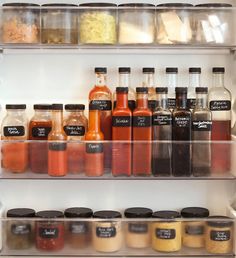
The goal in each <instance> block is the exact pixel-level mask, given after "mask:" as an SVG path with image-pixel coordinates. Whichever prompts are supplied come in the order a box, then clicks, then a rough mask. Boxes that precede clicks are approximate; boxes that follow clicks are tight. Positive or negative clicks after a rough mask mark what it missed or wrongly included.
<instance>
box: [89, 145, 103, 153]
mask: <svg viewBox="0 0 236 258" xmlns="http://www.w3.org/2000/svg"><path fill="white" fill-rule="evenodd" d="M86 152H87V153H103V144H102V143H86Z"/></svg>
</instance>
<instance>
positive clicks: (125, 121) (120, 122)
mask: <svg viewBox="0 0 236 258" xmlns="http://www.w3.org/2000/svg"><path fill="white" fill-rule="evenodd" d="M131 121H132V119H131V117H130V116H113V117H112V126H114V127H130V126H131V125H132V122H131Z"/></svg>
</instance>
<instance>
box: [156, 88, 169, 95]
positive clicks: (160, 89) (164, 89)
mask: <svg viewBox="0 0 236 258" xmlns="http://www.w3.org/2000/svg"><path fill="white" fill-rule="evenodd" d="M156 93H164V94H167V93H168V88H167V87H156Z"/></svg>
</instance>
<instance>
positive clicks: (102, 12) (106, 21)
mask: <svg viewBox="0 0 236 258" xmlns="http://www.w3.org/2000/svg"><path fill="white" fill-rule="evenodd" d="M79 6H80V7H81V12H80V20H79V41H80V43H81V44H115V43H116V9H115V8H116V6H117V5H116V4H110V3H85V4H80V5H79ZM96 7H97V8H96Z"/></svg>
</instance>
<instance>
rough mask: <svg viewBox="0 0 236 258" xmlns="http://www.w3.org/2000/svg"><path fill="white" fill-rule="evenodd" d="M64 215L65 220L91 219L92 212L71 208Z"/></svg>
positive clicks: (81, 208)
mask: <svg viewBox="0 0 236 258" xmlns="http://www.w3.org/2000/svg"><path fill="white" fill-rule="evenodd" d="M64 215H65V217H67V218H91V217H92V216H93V211H92V210H91V209H89V208H84V207H72V208H68V209H66V210H65V212H64Z"/></svg>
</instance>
